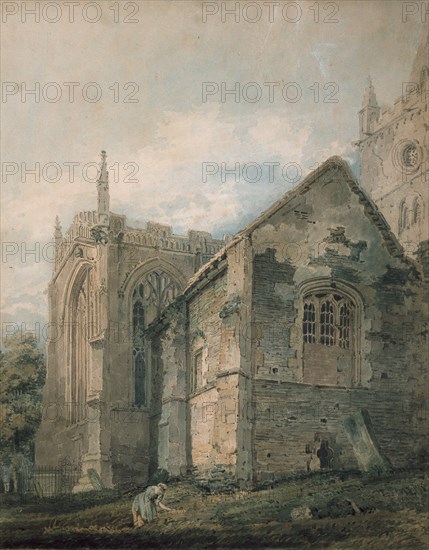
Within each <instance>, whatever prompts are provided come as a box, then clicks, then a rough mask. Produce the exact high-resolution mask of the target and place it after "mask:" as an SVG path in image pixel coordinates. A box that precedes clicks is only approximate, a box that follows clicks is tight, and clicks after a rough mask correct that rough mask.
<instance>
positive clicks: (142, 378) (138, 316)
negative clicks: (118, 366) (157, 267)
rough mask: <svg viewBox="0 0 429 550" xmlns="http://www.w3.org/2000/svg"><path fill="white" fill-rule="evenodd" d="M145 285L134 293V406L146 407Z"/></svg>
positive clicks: (141, 285) (140, 285) (138, 287)
mask: <svg viewBox="0 0 429 550" xmlns="http://www.w3.org/2000/svg"><path fill="white" fill-rule="evenodd" d="M143 300H144V285H143V284H142V283H140V284H139V285H138V286H137V287H136V288H135V290H134V293H133V365H134V404H135V405H137V406H138V407H144V406H146V404H147V403H146V402H147V391H146V381H147V372H146V358H145V347H144V329H145V311H144V305H143Z"/></svg>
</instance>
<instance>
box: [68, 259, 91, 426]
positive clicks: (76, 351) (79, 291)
mask: <svg viewBox="0 0 429 550" xmlns="http://www.w3.org/2000/svg"><path fill="white" fill-rule="evenodd" d="M95 287H96V284H95V273H94V270H93V269H92V268H86V269H85V271H84V272H83V275H81V277H80V279H79V282H78V283H77V285H76V290H75V291H74V292H73V294H72V304H71V315H72V318H71V334H70V340H69V347H70V350H71V368H70V409H69V419H70V421H71V422H72V423H75V422H79V421H81V420H84V419H85V418H86V407H87V398H88V387H89V378H90V358H91V356H90V343H89V342H90V339H91V338H92V337H93V336H94V334H95V333H96V331H97V312H96V307H97V304H96V298H95Z"/></svg>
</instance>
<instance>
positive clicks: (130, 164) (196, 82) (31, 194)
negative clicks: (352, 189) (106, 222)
mask: <svg viewBox="0 0 429 550" xmlns="http://www.w3.org/2000/svg"><path fill="white" fill-rule="evenodd" d="M1 4H2V10H3V14H2V15H3V24H2V60H1V68H2V104H1V109H2V123H1V124H2V128H1V129H2V150H1V152H2V188H1V198H2V212H1V213H2V241H3V242H2V322H3V325H2V326H3V335H4V331H5V330H9V329H10V325H5V323H17V324H19V325H21V324H22V323H24V325H25V326H26V328H27V329H31V328H32V327H33V326H34V323H35V322H38V323H40V324H41V325H42V326H43V324H44V323H46V321H47V297H46V287H47V284H48V282H49V279H50V276H51V273H52V263H51V261H50V259H51V255H52V249H51V247H50V246H49V244H48V243H49V242H50V241H51V239H52V232H53V224H54V219H55V216H56V215H57V214H58V215H59V216H60V219H61V223H62V226H63V230H66V229H67V227H68V226H69V224H70V223H71V220H72V217H73V215H74V213H75V212H77V211H79V210H91V209H95V207H96V191H95V184H94V183H93V181H92V180H93V179H94V175H95V168H94V165H93V163H94V162H98V161H99V152H100V150H101V149H106V150H107V152H108V161H109V166H110V176H111V185H110V189H111V209H112V210H113V211H115V212H118V213H122V214H126V215H127V217H128V223H129V225H132V226H137V227H138V226H143V225H144V223H145V222H146V221H148V220H153V221H159V222H165V223H170V224H171V225H172V226H173V229H174V231H175V233H179V234H184V233H186V232H187V230H188V229H190V228H194V229H200V230H205V231H211V232H212V233H213V234H214V235H215V236H216V237H222V235H223V234H225V233H233V232H235V231H237V230H239V229H240V228H242V227H243V226H244V225H245V224H246V223H247V222H249V221H250V220H251V219H252V218H253V217H255V216H256V215H257V214H259V213H260V212H261V211H262V210H264V209H265V208H266V207H267V206H269V204H270V203H271V202H272V201H274V200H275V199H277V198H278V197H279V196H281V195H282V194H283V193H284V192H286V191H287V190H288V189H290V188H291V186H293V185H296V183H297V182H298V181H299V178H300V177H303V176H305V175H306V174H307V173H308V171H309V170H310V169H311V168H312V167H313V168H314V167H315V166H316V165H317V163H319V162H323V161H324V160H326V158H327V157H329V156H331V155H334V154H335V155H341V156H343V157H344V158H345V159H346V160H348V161H349V162H350V163H351V165H352V168H353V170H354V171H355V173H356V174H358V172H359V165H358V158H357V154H356V148H355V147H354V146H353V142H354V141H355V140H356V139H357V136H358V123H357V121H358V119H357V112H358V110H359V109H360V107H361V102H362V94H363V91H364V87H365V85H366V80H367V77H368V75H371V76H372V79H373V83H374V86H375V89H376V92H377V97H378V100H379V102H380V103H381V105H388V104H391V103H392V102H393V101H394V100H395V99H396V98H397V97H398V96H399V95H400V94H401V87H402V82H403V81H407V79H408V77H409V73H410V69H411V63H412V60H413V57H414V55H415V51H416V48H417V45H418V40H419V33H420V29H421V24H422V16H421V13H420V10H421V9H422V4H421V3H420V2H399V1H389V2H388V1H380V0H379V1H371V0H365V1H363V2H359V1H353V0H341V1H338V0H337V2H323V1H319V2H312V1H303V2H282V1H281V0H279V1H278V2H262V1H261V2H240V3H239V5H238V8H239V9H238V12H237V14H236V15H234V14H228V13H225V12H224V11H225V10H224V9H222V4H223V6H224V8H226V9H227V10H232V9H233V8H234V6H235V4H236V2H230V1H229V2H228V1H227V2H222V3H221V2H218V3H217V4H216V3H215V2H205V3H204V2H200V1H193V0H171V1H169V0H165V1H163V0H156V1H149V0H141V1H138V2H127V1H125V2H121V1H120V2H111V1H110V0H103V1H100V0H99V1H98V2H86V1H80V2H74V4H76V5H70V4H73V3H67V2H60V1H58V2H49V3H43V2H23V3H21V2H5V1H2V2H1ZM48 4H49V7H44V6H45V5H46V6H47V5H48ZM275 4H278V5H275ZM35 7H36V11H38V12H39V13H36V15H34V14H32V13H31V10H34V9H35ZM72 12H73V13H72ZM36 17H37V18H38V21H35V18H36ZM249 83H250V84H249ZM269 83H271V84H269ZM232 89H235V90H237V93H238V95H237V96H235V95H234V94H232V93H222V90H223V92H225V90H232ZM31 90H35V93H31ZM204 91H205V92H206V94H205V95H204V93H203V92H204ZM37 163H38V164H37ZM207 163H209V164H207ZM222 163H224V164H222ZM236 163H238V168H239V169H240V173H239V174H237V177H235V176H233V175H228V174H225V173H224V171H223V168H222V166H224V167H225V168H226V169H231V168H234V166H235V165H236ZM246 163H253V164H251V165H248V166H247V168H246V169H244V170H243V167H245V165H246ZM271 163H276V164H271ZM73 164H74V167H73ZM204 166H206V172H207V174H206V177H203V170H204ZM270 166H271V168H270ZM26 170H27V171H31V170H33V171H35V173H30V172H25V171H26ZM133 172H135V173H134V174H133ZM211 172H214V173H213V174H211ZM72 175H73V177H72ZM31 250H35V253H33V254H31V252H30V251H31ZM5 326H6V329H5Z"/></svg>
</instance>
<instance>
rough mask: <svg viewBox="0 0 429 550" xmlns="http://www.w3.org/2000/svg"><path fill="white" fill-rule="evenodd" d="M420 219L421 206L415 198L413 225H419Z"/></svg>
mask: <svg viewBox="0 0 429 550" xmlns="http://www.w3.org/2000/svg"><path fill="white" fill-rule="evenodd" d="M421 219H422V205H421V202H420V200H419V199H418V198H417V197H416V198H415V199H414V203H413V223H420V222H421Z"/></svg>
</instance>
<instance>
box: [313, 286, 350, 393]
mask: <svg viewBox="0 0 429 550" xmlns="http://www.w3.org/2000/svg"><path fill="white" fill-rule="evenodd" d="M357 323H358V310H357V307H356V303H355V301H354V300H353V299H352V298H351V297H350V296H348V295H345V294H343V293H342V292H341V291H339V290H337V289H335V290H329V291H328V290H326V291H325V290H320V291H312V292H307V293H306V294H304V298H303V313H302V335H303V381H304V382H307V383H311V384H321V385H339V386H352V385H354V384H357V383H358V382H359V380H358V378H359V376H358V371H357V368H356V361H357V346H358V340H359V339H358V335H357V332H358V331H357Z"/></svg>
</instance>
